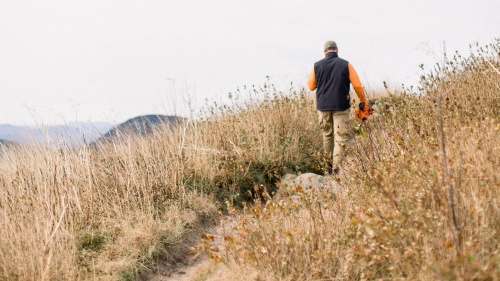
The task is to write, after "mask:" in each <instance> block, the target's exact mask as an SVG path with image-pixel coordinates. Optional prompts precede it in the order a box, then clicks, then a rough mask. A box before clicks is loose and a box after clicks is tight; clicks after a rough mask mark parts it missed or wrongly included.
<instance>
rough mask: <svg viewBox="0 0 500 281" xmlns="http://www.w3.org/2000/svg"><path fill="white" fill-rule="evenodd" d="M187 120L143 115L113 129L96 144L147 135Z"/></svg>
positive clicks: (175, 117) (176, 117)
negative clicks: (123, 136) (131, 136)
mask: <svg viewBox="0 0 500 281" xmlns="http://www.w3.org/2000/svg"><path fill="white" fill-rule="evenodd" d="M185 120H186V119H185V118H183V117H178V116H170V115H169V116H167V115H143V116H137V117H134V118H132V119H129V120H127V121H125V122H123V123H121V124H119V125H117V126H116V127H114V128H113V129H111V130H109V131H108V132H107V133H106V134H104V135H103V136H102V137H101V138H99V139H97V140H96V142H101V141H109V140H113V139H115V138H117V137H119V136H120V135H123V134H133V135H141V136H144V135H147V134H150V133H151V132H153V130H154V128H157V127H161V126H164V125H168V126H175V125H178V124H179V123H183V122H184V121H185Z"/></svg>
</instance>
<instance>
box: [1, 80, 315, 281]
mask: <svg viewBox="0 0 500 281" xmlns="http://www.w3.org/2000/svg"><path fill="white" fill-rule="evenodd" d="M236 94H237V95H248V96H246V97H242V98H244V99H245V102H242V103H240V102H237V105H234V106H232V107H230V108H228V107H226V106H215V105H214V106H213V107H211V108H208V109H207V110H208V111H207V112H205V114H204V115H203V118H200V119H199V120H198V121H190V122H188V123H185V124H180V125H179V126H178V127H175V128H173V129H171V128H170V126H168V125H165V126H163V127H159V128H158V130H156V131H155V133H153V134H151V135H148V136H146V137H140V136H133V135H127V134H122V135H121V138H118V139H114V140H113V141H112V142H108V143H106V142H100V143H98V144H97V146H93V145H91V146H84V147H80V148H69V147H68V146H65V145H64V144H61V143H60V146H59V147H54V145H47V146H42V145H19V146H12V147H5V146H2V147H0V149H1V150H0V224H1V225H2V227H1V228H0V237H1V238H0V280H77V279H80V280H84V279H93V278H101V279H135V278H137V277H138V276H139V275H140V273H142V272H147V270H148V268H150V267H152V266H154V263H155V261H157V260H161V259H165V258H167V259H168V258H172V257H173V256H176V255H183V254H184V250H185V248H182V246H183V245H185V244H186V243H188V242H189V241H190V237H191V236H192V235H191V234H193V233H196V231H197V230H198V229H200V228H201V227H202V224H203V223H204V222H205V221H207V222H209V221H211V219H212V218H214V217H216V208H215V205H217V206H225V205H224V204H223V203H224V201H226V200H227V201H230V202H233V203H238V202H239V203H241V202H242V201H243V200H245V199H248V198H250V199H251V198H252V196H253V195H252V194H251V192H249V191H252V192H254V193H255V189H254V185H258V186H260V187H262V189H264V187H267V188H269V189H272V188H273V187H274V182H276V181H277V180H278V178H279V176H280V175H281V173H282V171H281V170H283V169H284V170H287V171H298V170H301V169H309V168H310V167H303V166H301V165H306V164H307V165H310V164H309V163H311V161H310V160H309V159H308V158H310V151H309V150H312V147H314V145H311V142H313V141H316V138H315V137H314V134H313V132H315V126H314V123H313V121H312V120H311V121H308V122H303V119H304V118H305V119H306V120H310V119H311V118H309V117H310V116H309V115H310V114H314V111H313V110H312V109H311V104H310V100H307V99H306V98H305V96H304V95H303V93H298V92H296V93H291V94H290V95H284V94H283V93H280V92H278V91H276V90H275V89H273V88H272V86H271V85H270V84H266V85H265V86H263V87H262V88H251V89H248V91H244V92H243V93H239V94H238V93H236ZM236 97H237V96H235V98H236ZM312 155H314V153H312ZM280 169H281V170H280ZM209 195H213V197H211V196H209ZM214 203H215V204H214Z"/></svg>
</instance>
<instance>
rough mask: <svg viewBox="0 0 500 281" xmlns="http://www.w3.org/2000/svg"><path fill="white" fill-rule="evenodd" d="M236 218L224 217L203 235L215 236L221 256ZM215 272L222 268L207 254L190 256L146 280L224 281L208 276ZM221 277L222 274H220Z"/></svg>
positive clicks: (213, 243)
mask: <svg viewBox="0 0 500 281" xmlns="http://www.w3.org/2000/svg"><path fill="white" fill-rule="evenodd" d="M234 220H235V219H234V218H233V217H230V216H224V217H223V218H222V219H221V220H220V221H219V222H218V223H217V225H215V226H212V227H209V228H207V229H205V231H203V232H202V233H204V234H206V235H209V236H213V239H214V241H211V245H212V246H216V247H218V248H219V250H220V254H221V255H224V254H225V248H224V244H223V242H224V236H227V235H232V231H233V230H232V229H233V225H234ZM198 243H202V238H201V236H200V239H199V240H198V241H197V242H195V244H194V245H193V246H196V245H198ZM215 270H220V267H218V268H216V267H215V266H214V261H213V260H211V259H209V258H208V257H207V255H206V254H205V253H200V254H194V255H189V254H186V256H184V257H181V258H180V259H179V261H177V262H175V263H169V264H166V265H164V266H162V267H160V268H159V269H158V270H157V271H156V272H155V273H154V274H153V275H149V276H148V277H147V278H145V280H149V281H167V280H168V281H193V280H200V281H201V280H223V279H220V278H216V277H215V276H213V277H214V278H216V279H214V278H209V277H208V275H214V271H215ZM219 275H220V274H219Z"/></svg>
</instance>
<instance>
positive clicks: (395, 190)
mask: <svg viewBox="0 0 500 281" xmlns="http://www.w3.org/2000/svg"><path fill="white" fill-rule="evenodd" d="M499 51H500V41H496V42H495V43H494V44H492V45H490V46H488V47H486V48H478V49H477V51H475V52H473V53H472V54H471V56H470V57H467V58H462V57H460V56H459V55H458V54H456V55H455V56H454V57H453V59H452V60H450V61H448V62H447V63H446V65H445V66H442V65H438V66H436V68H435V69H434V70H433V71H431V72H429V73H428V74H426V75H423V76H422V84H421V89H420V92H419V93H412V92H410V91H409V90H407V91H405V92H403V93H394V95H391V96H390V97H387V98H382V99H380V100H379V101H378V102H377V107H378V109H379V110H378V114H379V116H378V117H377V118H373V119H372V120H371V121H370V122H369V123H367V124H365V125H364V126H362V127H361V130H360V134H359V135H357V136H356V137H355V138H353V140H352V141H351V143H350V144H349V155H348V158H347V159H346V162H345V164H344V167H343V168H342V172H343V174H342V175H341V176H340V177H338V178H337V180H339V181H341V182H342V183H343V185H344V186H346V187H347V188H346V190H345V191H346V192H345V193H341V194H335V195H332V194H328V193H322V192H321V191H317V192H316V193H312V194H310V193H303V192H302V191H301V190H300V189H298V190H297V196H299V197H300V200H297V197H295V198H293V200H292V198H285V199H279V200H268V201H266V202H265V203H260V202H256V203H255V205H249V207H247V208H246V209H245V212H244V215H242V216H240V218H239V223H238V225H237V227H236V229H235V232H236V234H234V235H232V236H230V237H226V241H227V247H228V248H229V249H230V255H229V256H227V257H223V258H225V259H226V261H228V263H229V264H231V261H232V262H234V263H235V264H236V265H233V270H240V268H243V269H246V268H255V269H256V270H258V271H259V272H260V277H259V278H260V280H375V279H377V280H388V279H391V280H393V279H396V280H401V279H405V280H406V279H409V280H436V279H437V280H499V279H500V258H499V257H500V239H499V237H500V204H499V203H500V202H499V200H500V173H499V172H500V168H499V167H500V107H499V105H500V75H499V74H498V73H497V70H496V69H498V68H499V65H500V63H499V61H498V58H499ZM441 120H442V122H440V121H441ZM214 255H217V253H214Z"/></svg>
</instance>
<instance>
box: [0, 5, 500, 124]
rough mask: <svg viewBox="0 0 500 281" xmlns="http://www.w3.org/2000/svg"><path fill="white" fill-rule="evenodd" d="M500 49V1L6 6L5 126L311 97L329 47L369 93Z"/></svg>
mask: <svg viewBox="0 0 500 281" xmlns="http://www.w3.org/2000/svg"><path fill="white" fill-rule="evenodd" d="M498 37H500V1H499V0H475V1H470V0H467V1H466V0H440V1H435V0H420V1H419V0H415V1H401V0H377V1H375V0H366V1H360V0H344V1H305V0H301V1H295V0H287V1H284V0H283V1H282V0H279V1H271V0H267V1H235V0H217V1H214V0H205V1H189V0H164V1H147V0H141V1H129V0H116V1H105V0H98V1H93V0H81V1H72V0H52V1H42V0H39V1H37V0H30V1H25V0H10V1H9V0H0V124H4V123H9V124H16V125H22V124H30V125H31V124H34V123H35V122H36V123H39V124H54V123H64V122H71V121H94V122H96V121H107V122H117V123H119V122H122V121H124V120H126V119H129V118H131V117H134V116H137V115H142V114H172V113H174V112H173V105H172V103H173V101H174V100H177V104H181V103H182V96H183V95H186V93H187V92H188V93H190V95H191V96H192V97H193V101H194V102H195V104H196V106H197V107H200V106H203V104H204V100H205V99H206V98H220V97H223V96H226V95H227V93H228V92H230V91H234V90H235V89H236V88H237V87H241V86H243V85H252V84H257V85H258V84H262V83H263V82H264V81H265V80H266V76H267V75H269V76H270V77H271V79H272V80H273V81H275V82H276V83H277V84H278V85H281V84H283V85H284V84H285V83H289V82H292V81H293V82H294V83H295V84H297V85H298V86H299V87H300V86H303V85H305V82H304V81H305V79H306V77H307V75H308V73H309V71H310V69H311V67H312V65H313V63H314V62H315V61H317V60H319V59H321V58H322V57H323V54H322V47H323V43H324V42H325V41H327V40H335V41H336V42H337V44H338V46H339V55H340V56H341V57H343V58H345V59H347V60H349V61H350V62H351V63H352V64H353V65H354V67H355V68H356V69H357V71H358V73H359V75H360V78H361V80H362V82H364V84H365V86H366V87H367V88H368V89H373V88H376V87H380V86H381V85H382V81H383V80H385V81H388V82H389V83H391V84H395V85H399V84H401V83H405V84H410V83H414V82H416V81H417V80H418V76H419V74H420V70H419V68H418V65H419V64H420V63H424V64H426V65H429V66H430V65H431V64H433V63H434V62H435V61H436V58H435V57H433V55H431V54H430V53H429V51H432V52H434V53H436V54H440V53H442V50H443V42H446V50H447V51H448V52H450V53H451V52H453V51H455V50H459V51H460V52H461V53H462V54H467V52H468V45H469V44H470V43H474V42H479V43H480V44H487V43H491V42H492V40H493V38H498ZM175 95H177V98H176V99H175V98H173V97H172V96H175ZM177 113H182V109H181V108H180V106H178V109H177Z"/></svg>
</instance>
